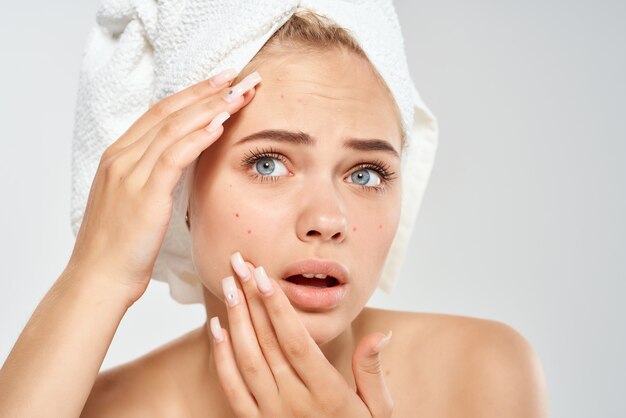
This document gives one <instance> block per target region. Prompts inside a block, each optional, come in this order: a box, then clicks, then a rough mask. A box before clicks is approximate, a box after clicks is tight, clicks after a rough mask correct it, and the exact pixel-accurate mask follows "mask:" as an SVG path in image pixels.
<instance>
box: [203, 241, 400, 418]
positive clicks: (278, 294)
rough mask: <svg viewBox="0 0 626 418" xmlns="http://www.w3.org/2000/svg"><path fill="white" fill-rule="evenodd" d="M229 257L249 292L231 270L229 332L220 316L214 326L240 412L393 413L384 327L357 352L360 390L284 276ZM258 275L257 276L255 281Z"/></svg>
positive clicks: (220, 368) (220, 366)
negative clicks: (293, 298) (307, 320)
mask: <svg viewBox="0 0 626 418" xmlns="http://www.w3.org/2000/svg"><path fill="white" fill-rule="evenodd" d="M231 262H232V264H233V268H234V269H235V271H236V272H237V273H238V276H239V277H240V279H241V282H242V289H243V292H242V290H240V289H239V288H238V287H237V286H236V283H235V281H234V278H233V277H231V276H229V277H227V278H225V279H224V280H223V284H224V295H225V300H226V303H227V306H228V308H227V309H228V323H229V329H230V332H228V331H226V330H225V329H222V328H221V326H220V324H219V319H218V318H217V317H213V318H211V322H210V325H211V332H212V334H213V337H214V338H213V341H214V343H213V346H214V350H215V362H216V367H217V372H218V375H219V379H220V383H221V386H222V389H223V390H224V393H225V394H226V396H227V398H228V401H229V403H230V406H231V408H232V409H233V411H234V412H235V413H236V414H237V416H241V417H300V416H313V415H314V416H316V417H376V418H379V417H381V418H382V417H390V416H391V412H392V410H393V401H392V400H391V396H390V394H389V391H388V389H387V386H386V385H385V382H384V378H383V374H382V368H381V366H380V354H379V352H380V349H381V348H382V347H383V346H384V345H385V344H386V343H387V342H388V341H389V339H388V338H384V337H385V335H384V334H382V333H374V334H371V335H368V336H366V337H365V338H363V339H362V340H361V341H360V343H359V344H358V346H357V348H356V350H355V352H354V354H353V358H352V368H353V372H354V378H355V381H356V385H357V392H356V393H355V392H354V390H353V389H351V388H350V386H349V385H348V384H347V382H346V381H345V379H344V378H343V376H342V375H341V374H340V373H339V372H338V371H337V370H336V369H335V368H334V367H333V365H332V364H330V363H329V362H328V360H327V359H326V357H325V356H324V354H323V353H322V351H321V350H320V348H319V347H318V345H317V344H316V343H315V341H314V340H313V338H312V337H311V335H310V334H309V333H308V331H307V329H306V327H305V326H304V324H303V323H302V322H301V321H300V318H299V316H298V314H297V313H296V311H295V309H294V308H293V306H292V305H291V303H290V302H289V299H288V298H287V296H286V295H285V293H284V292H283V290H282V289H281V287H280V286H279V285H278V283H277V282H276V281H275V280H274V279H270V278H268V277H267V275H266V274H265V270H264V269H263V268H262V267H258V268H256V269H254V266H253V265H252V264H250V263H244V261H243V259H242V258H241V255H240V254H239V253H235V254H233V256H232V259H231ZM253 276H254V278H255V279H256V280H250V279H251V278H252V277H253ZM263 289H268V292H266V293H262V292H261V290H263ZM244 295H245V297H244ZM235 300H238V302H235V303H233V301H235ZM389 336H390V335H389Z"/></svg>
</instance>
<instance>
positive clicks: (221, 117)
mask: <svg viewBox="0 0 626 418" xmlns="http://www.w3.org/2000/svg"><path fill="white" fill-rule="evenodd" d="M229 117H230V114H229V113H228V112H222V113H218V114H217V115H216V116H215V117H214V118H213V120H212V121H211V123H209V126H207V127H206V130H207V131H209V132H215V131H217V130H218V129H219V127H220V126H222V124H223V123H224V122H226V119H228V118H229Z"/></svg>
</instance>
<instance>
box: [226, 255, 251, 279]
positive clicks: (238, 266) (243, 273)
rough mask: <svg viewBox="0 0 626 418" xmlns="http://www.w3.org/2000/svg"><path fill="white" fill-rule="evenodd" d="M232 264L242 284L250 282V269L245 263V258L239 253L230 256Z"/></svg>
mask: <svg viewBox="0 0 626 418" xmlns="http://www.w3.org/2000/svg"><path fill="white" fill-rule="evenodd" d="M230 262H231V264H232V265H233V268H234V269H235V271H236V272H237V275H238V276H239V278H240V279H241V281H242V282H247V281H248V280H250V269H249V268H248V266H247V265H246V263H245V262H244V261H243V257H242V256H241V253H240V252H239V251H237V252H236V253H234V254H233V255H231V256H230Z"/></svg>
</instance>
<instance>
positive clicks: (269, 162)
mask: <svg viewBox="0 0 626 418" xmlns="http://www.w3.org/2000/svg"><path fill="white" fill-rule="evenodd" d="M276 164H279V165H280V166H282V168H283V170H284V171H283V173H282V174H287V173H288V171H287V167H285V166H284V165H283V163H282V162H280V161H278V160H277V159H276V158H273V157H267V156H262V157H260V158H258V159H257V161H256V162H255V163H254V167H255V168H256V169H257V170H258V172H259V174H261V175H264V176H270V175H273V174H275V173H274V170H276ZM275 175H281V173H278V174H275Z"/></svg>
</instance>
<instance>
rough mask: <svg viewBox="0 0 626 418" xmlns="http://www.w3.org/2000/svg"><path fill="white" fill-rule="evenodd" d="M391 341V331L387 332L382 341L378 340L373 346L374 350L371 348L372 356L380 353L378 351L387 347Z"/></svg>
mask: <svg viewBox="0 0 626 418" xmlns="http://www.w3.org/2000/svg"><path fill="white" fill-rule="evenodd" d="M390 339H391V330H389V332H388V333H387V335H386V336H385V337H383V339H382V340H380V341H379V342H378V344H376V345H375V346H374V348H372V354H378V353H380V351H381V350H382V349H383V348H385V346H386V345H387V343H389V340H390Z"/></svg>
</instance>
